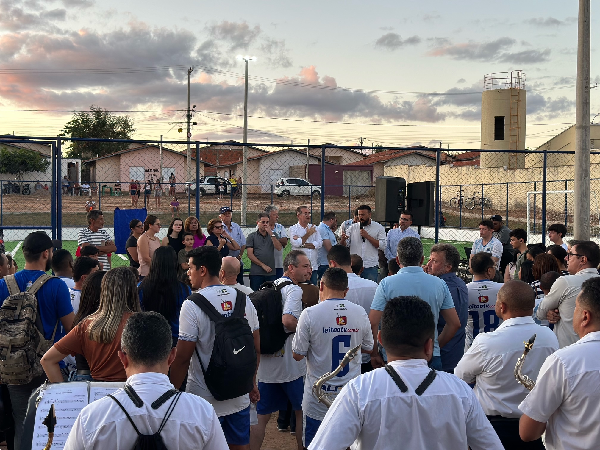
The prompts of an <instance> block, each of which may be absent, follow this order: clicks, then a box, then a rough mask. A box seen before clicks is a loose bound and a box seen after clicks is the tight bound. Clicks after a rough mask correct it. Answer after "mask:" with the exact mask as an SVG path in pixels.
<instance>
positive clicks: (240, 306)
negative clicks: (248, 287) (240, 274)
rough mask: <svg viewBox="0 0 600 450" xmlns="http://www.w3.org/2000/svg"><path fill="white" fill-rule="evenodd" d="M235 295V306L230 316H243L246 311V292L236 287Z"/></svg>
mask: <svg viewBox="0 0 600 450" xmlns="http://www.w3.org/2000/svg"><path fill="white" fill-rule="evenodd" d="M236 292H237V295H236V297H235V306H234V307H233V314H232V315H231V317H239V318H240V319H241V318H243V317H244V314H245V313H246V294H244V293H243V292H242V291H238V290H237V289H236Z"/></svg>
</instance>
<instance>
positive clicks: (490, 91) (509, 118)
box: [481, 70, 526, 169]
mask: <svg viewBox="0 0 600 450" xmlns="http://www.w3.org/2000/svg"><path fill="white" fill-rule="evenodd" d="M525 111H526V91H525V73H523V72H522V71H520V70H515V71H512V72H501V73H493V74H488V75H486V76H485V77H484V90H483V92H482V96H481V149H482V150H525V132H526V128H525V127H526V117H525ZM481 167H506V168H508V169H520V168H524V167H525V155H524V154H523V153H493V152H485V153H482V154H481Z"/></svg>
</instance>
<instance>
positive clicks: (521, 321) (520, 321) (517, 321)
mask: <svg viewBox="0 0 600 450" xmlns="http://www.w3.org/2000/svg"><path fill="white" fill-rule="evenodd" d="M533 324H535V322H534V321H533V317H531V316H523V317H512V318H510V319H506V320H505V321H504V322H502V323H501V324H500V326H499V327H498V328H496V329H497V330H499V329H500V328H506V327H510V326H513V325H533Z"/></svg>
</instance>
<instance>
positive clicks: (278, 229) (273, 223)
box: [265, 205, 288, 278]
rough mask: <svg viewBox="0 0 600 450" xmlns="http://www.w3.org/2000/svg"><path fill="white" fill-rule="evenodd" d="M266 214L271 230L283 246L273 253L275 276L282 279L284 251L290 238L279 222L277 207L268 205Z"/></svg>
mask: <svg viewBox="0 0 600 450" xmlns="http://www.w3.org/2000/svg"><path fill="white" fill-rule="evenodd" d="M265 212H266V213H267V214H268V215H269V228H270V229H271V230H272V231H273V234H274V235H275V236H276V237H277V240H279V243H280V244H281V250H277V249H275V250H274V251H273V253H274V255H275V276H276V277H277V278H281V277H282V276H283V249H284V248H285V246H286V245H287V243H288V236H287V233H286V231H285V227H284V226H283V225H281V224H280V223H279V222H277V220H278V219H279V208H277V206H275V205H268V206H267V207H266V208H265Z"/></svg>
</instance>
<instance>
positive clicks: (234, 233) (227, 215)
mask: <svg viewBox="0 0 600 450" xmlns="http://www.w3.org/2000/svg"><path fill="white" fill-rule="evenodd" d="M232 215H233V212H232V211H231V208H230V207H229V206H222V207H221V209H220V210H219V218H220V219H221V220H222V221H223V225H225V228H227V232H228V233H229V235H230V236H231V237H232V238H233V239H234V240H235V242H237V243H238V244H240V249H239V250H229V256H233V257H234V258H237V259H238V261H239V262H240V273H238V276H237V282H238V283H240V284H242V285H243V284H244V261H243V260H242V255H243V254H244V250H246V236H244V233H243V232H242V228H241V227H240V226H239V225H238V224H237V223H235V222H232V220H231V216H232Z"/></svg>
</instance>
